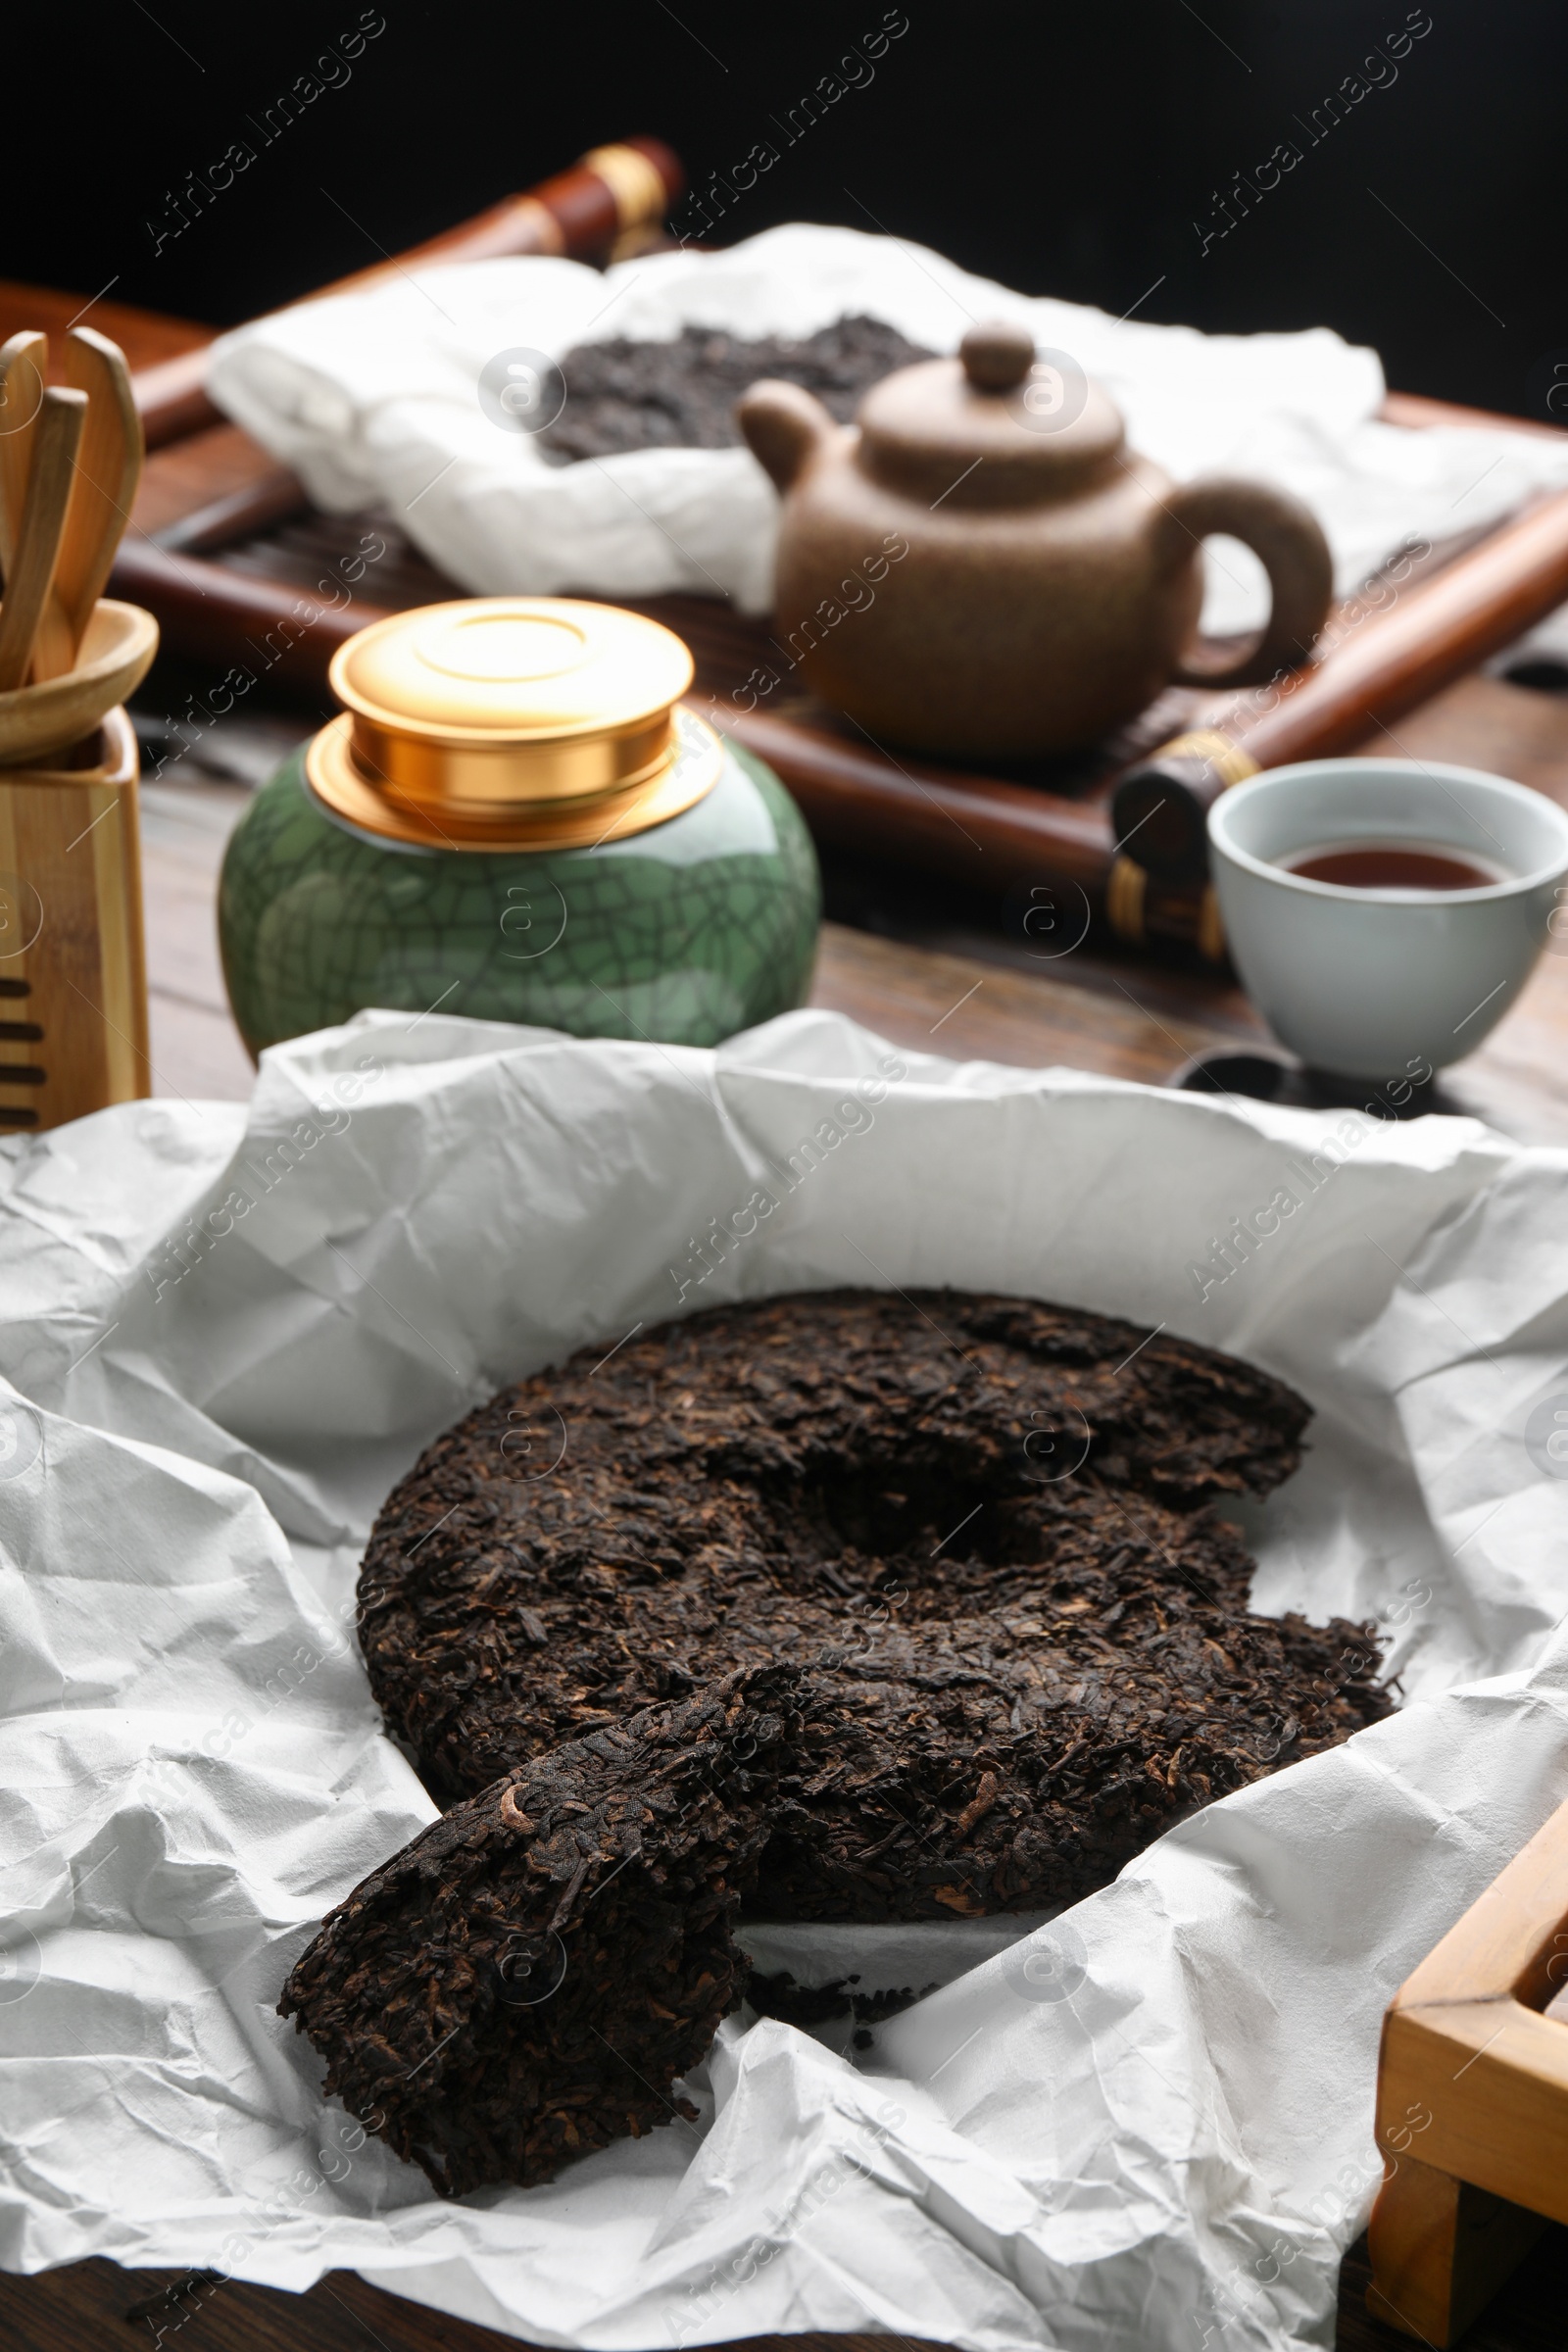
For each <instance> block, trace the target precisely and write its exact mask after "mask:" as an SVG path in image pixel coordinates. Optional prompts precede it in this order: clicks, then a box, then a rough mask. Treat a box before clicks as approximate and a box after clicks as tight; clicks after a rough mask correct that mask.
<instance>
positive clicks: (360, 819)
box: [306, 596, 720, 849]
mask: <svg viewBox="0 0 1568 2352" xmlns="http://www.w3.org/2000/svg"><path fill="white" fill-rule="evenodd" d="M330 676H331V681H332V686H333V689H334V691H335V692H336V695H337V698H338V701H339V702H340V703H341V704H342V705H343V706H344V714H343V716H342V717H341V718H338V719H334V720H333V722H332V723H331V725H330V726H328V727H326V728H325V729H323V731H322V733H321V734H319V736H317V737H316V739H315V741H314V742H313V743H312V745H311V747H310V750H309V752H308V753H307V755H306V774H307V776H308V778H309V780H310V783H311V785H312V787H313V789H314V790H315V792H316V793H317V796H318V798H319V799H321V800H323V801H325V802H326V804H327V806H328V807H329V808H330V809H333V811H334V812H335V813H336V814H337V815H339V816H340V817H343V818H345V819H347V821H348V822H350V823H351V824H354V825H356V826H358V827H359V828H360V829H361V830H364V831H368V832H372V833H377V834H381V835H385V836H390V837H392V838H393V839H396V840H399V841H403V842H407V843H418V844H419V845H420V846H421V847H425V848H446V849H499V848H513V849H563V848H572V847H576V846H578V845H580V844H588V843H592V842H597V841H600V840H604V839H606V838H608V837H609V836H610V835H611V834H614V835H616V836H621V835H625V834H628V833H637V832H642V831H644V830H645V829H646V828H647V827H648V826H650V825H654V824H660V823H662V822H663V820H664V819H665V818H666V817H669V816H674V815H677V814H678V813H679V812H680V810H681V809H686V808H689V807H691V806H692V804H693V803H694V802H695V801H697V800H700V799H701V798H702V797H703V795H704V794H705V793H706V792H708V791H709V790H711V787H712V785H713V783H714V782H715V781H716V778H717V774H718V767H719V760H720V751H719V747H718V744H717V742H716V740H715V739H714V738H713V737H712V735H711V730H710V729H709V728H708V727H707V726H706V725H705V724H704V722H703V721H702V720H701V719H699V718H698V717H697V716H696V713H695V712H693V711H685V710H682V709H681V708H680V707H679V704H680V697H681V696H682V695H683V694H684V693H685V692H686V690H687V688H688V687H689V686H690V684H691V681H692V657H691V654H690V652H689V651H688V649H687V647H686V646H685V645H684V644H683V643H682V642H681V640H680V638H678V637H677V636H676V635H675V634H674V632H673V631H672V630H670V629H666V628H663V627H662V625H661V624H660V623H659V622H658V621H656V620H651V619H649V618H648V617H647V615H646V614H644V613H628V612H625V611H623V610H622V609H620V608H619V607H617V606H613V605H598V604H590V603H587V602H585V601H583V600H580V599H578V598H574V597H539V596H536V597H523V596H487V597H472V598H466V599H465V600H464V601H463V602H462V603H459V604H449V605H427V606H425V607H423V608H422V609H420V610H419V611H417V612H413V613H389V614H387V615H386V616H385V617H384V618H383V619H381V620H377V621H372V622H371V623H370V625H369V626H368V628H364V629H361V630H360V631H359V633H358V634H357V635H356V636H353V637H351V638H349V639H348V640H347V642H346V643H345V644H344V645H342V646H340V647H339V648H338V651H337V652H336V654H334V656H333V657H332V663H331V670H330Z"/></svg>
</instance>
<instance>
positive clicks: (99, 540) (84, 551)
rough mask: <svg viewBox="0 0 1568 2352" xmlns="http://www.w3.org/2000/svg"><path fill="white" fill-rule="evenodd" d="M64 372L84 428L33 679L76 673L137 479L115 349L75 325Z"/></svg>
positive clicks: (137, 446) (121, 366) (137, 422)
mask: <svg viewBox="0 0 1568 2352" xmlns="http://www.w3.org/2000/svg"><path fill="white" fill-rule="evenodd" d="M66 374H67V376H68V378H69V379H70V381H71V383H72V384H73V386H74V387H75V389H76V390H77V391H78V392H82V393H84V394H85V395H86V400H87V423H86V428H85V430H84V431H83V433H82V436H81V448H80V451H79V452H78V454H77V457H76V474H75V484H76V486H75V489H74V490H73V493H72V499H71V507H70V512H69V513H68V515H67V516H66V534H65V538H64V539H63V540H62V542H61V547H60V561H59V563H58V564H57V565H56V566H55V579H54V591H53V594H52V595H51V596H50V597H49V598H48V600H47V601H46V603H45V605H44V611H43V619H42V622H41V623H40V626H39V629H38V635H37V640H36V642H35V643H34V646H33V649H32V674H33V676H34V677H35V678H58V677H63V676H64V675H65V673H66V671H67V670H69V669H74V668H75V666H76V656H77V654H78V652H79V651H80V647H81V641H82V638H83V636H84V635H85V634H86V628H87V623H88V621H89V620H91V618H92V613H93V607H94V606H95V605H96V604H97V602H98V599H99V598H100V597H101V596H102V594H103V592H104V589H105V588H106V587H107V586H108V583H109V573H110V569H111V567H112V565H113V564H114V561H115V551H116V550H117V548H118V547H119V545H120V541H121V536H122V534H123V531H124V528H125V525H126V523H127V522H128V521H129V519H130V506H131V501H132V499H133V498H134V497H135V495H136V485H137V483H138V482H139V481H140V479H141V461H142V430H141V418H140V417H139V416H138V415H137V413H136V403H135V399H134V397H133V396H132V393H131V389H130V375H129V372H128V370H127V368H126V367H125V362H124V357H123V353H122V352H121V350H120V348H119V346H118V345H117V344H114V343H111V342H110V340H109V338H108V336H107V335H100V334H98V333H96V332H95V331H94V329H93V328H92V327H90V326H73V328H72V329H71V332H70V333H69V334H68V335H67V337H66Z"/></svg>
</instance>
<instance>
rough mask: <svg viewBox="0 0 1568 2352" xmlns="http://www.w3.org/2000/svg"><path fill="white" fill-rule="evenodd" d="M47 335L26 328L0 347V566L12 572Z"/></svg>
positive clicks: (46, 356)
mask: <svg viewBox="0 0 1568 2352" xmlns="http://www.w3.org/2000/svg"><path fill="white" fill-rule="evenodd" d="M48 364H49V338H48V336H47V335H40V334H38V333H37V332H35V331H32V330H28V331H25V332H24V333H22V334H20V335H13V336H12V338H11V340H10V342H9V343H6V344H3V345H0V570H3V571H4V572H5V574H6V577H7V578H8V579H9V578H10V576H11V565H12V561H13V559H14V557H15V555H16V552H17V538H18V535H19V533H20V532H21V529H22V510H23V507H24V505H25V501H26V496H27V474H28V471H29V469H30V467H31V465H32V436H33V432H34V430H35V428H36V426H37V422H38V412H39V410H40V409H41V407H42V405H43V379H44V370H45V368H47V366H48Z"/></svg>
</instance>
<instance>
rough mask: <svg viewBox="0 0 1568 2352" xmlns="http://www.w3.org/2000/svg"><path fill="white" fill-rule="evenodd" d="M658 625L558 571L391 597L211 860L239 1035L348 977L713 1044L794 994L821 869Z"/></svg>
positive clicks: (333, 998) (310, 1005)
mask: <svg viewBox="0 0 1568 2352" xmlns="http://www.w3.org/2000/svg"><path fill="white" fill-rule="evenodd" d="M690 679H691V657H690V655H689V654H688V653H687V651H686V648H685V647H684V646H683V645H682V644H681V642H680V640H679V639H678V638H676V637H674V636H672V635H671V633H670V632H669V631H668V630H667V629H663V628H662V627H660V626H659V624H658V623H657V622H653V621H650V620H647V619H645V618H643V617H642V616H641V615H639V614H635V613H622V612H620V611H618V610H617V609H615V608H613V607H608V606H595V605H589V604H584V603H578V602H576V601H575V600H570V599H564V598H554V599H544V598H527V599H524V598H483V599H474V600H472V601H471V602H468V603H465V604H462V605H452V606H435V607H431V608H429V609H427V610H426V611H424V612H422V613H400V614H397V615H394V616H392V618H390V619H388V620H383V621H378V622H375V623H373V624H372V625H371V627H370V628H368V629H366V630H362V631H361V633H360V635H359V636H358V637H355V638H353V639H351V640H350V641H349V643H348V644H347V645H345V646H344V647H343V648H342V649H341V651H340V652H339V654H338V655H337V656H336V658H335V659H334V662H333V664H332V682H333V686H334V688H335V690H336V692H337V695H338V698H339V700H340V701H341V702H342V703H343V704H344V705H345V706H346V710H345V713H344V715H343V716H342V717H340V718H338V719H336V720H334V721H333V722H332V724H331V725H330V726H328V727H327V728H325V729H324V730H323V731H322V733H321V734H320V735H318V736H317V737H315V738H314V739H313V741H312V742H311V743H310V744H308V745H306V746H304V747H303V748H302V749H301V751H299V752H297V753H296V754H295V755H294V757H293V758H292V759H290V760H287V761H286V762H285V763H284V765H283V766H282V767H281V768H280V769H279V771H278V773H277V774H276V775H275V776H274V777H273V778H272V780H271V782H270V784H268V785H267V786H266V787H265V789H264V790H263V791H262V792H260V793H259V794H258V795H257V797H256V800H255V801H254V802H253V804H252V806H251V808H250V809H248V810H247V812H246V814H245V815H244V817H243V818H242V819H241V821H240V823H239V825H238V826H237V827H236V829H235V832H234V834H233V837H232V839H231V841H230V843H229V847H228V853H227V856H226V858H225V859H224V862H223V876H222V885H221V895H220V902H219V927H220V933H221V942H222V951H223V971H224V977H225V979H226V981H227V983H228V993H229V1000H230V1003H231V1004H232V1005H233V1008H234V1017H235V1019H236V1021H237V1022H238V1024H239V1028H240V1032H241V1034H242V1036H243V1037H244V1039H245V1042H246V1044H247V1045H248V1046H249V1047H250V1049H251V1051H252V1052H253V1053H260V1052H261V1050H262V1048H263V1047H264V1046H268V1045H271V1044H273V1043H275V1042H276V1041H277V1040H279V1039H281V1038H286V1037H297V1036H299V1035H300V1034H302V1033H303V1032H305V1031H307V1030H311V1029H318V1028H323V1027H326V1026H329V1025H331V1024H333V1023H335V1022H338V1021H342V1020H346V1019H347V1018H348V1017H349V1016H350V1015H351V1014H352V1013H355V1012H357V1011H359V1010H361V1009H362V1008H363V1007H365V1006H367V1005H383V1006H388V1007H391V1008H393V1009H405V1010H408V1011H410V1012H414V1013H416V1014H418V1013H423V1012H426V1011H429V1010H432V1009H436V1008H439V1009H441V1010H443V1011H451V1012H463V1013H468V1014H472V1015H476V1016H477V1017H479V1018H481V1019H485V1020H496V1021H522V1022H530V1023H535V1024H538V1025H540V1026H543V1027H548V1028H555V1029H564V1030H568V1031H570V1032H571V1033H573V1034H574V1035H576V1036H579V1037H624V1038H638V1037H643V1038H650V1039H660V1040H663V1041H665V1042H668V1043H672V1044H679V1045H694V1046H707V1045H713V1044H715V1043H716V1042H717V1041H718V1040H719V1039H720V1038H723V1037H727V1036H729V1035H730V1034H731V1033H732V1032H733V1031H734V1030H737V1029H743V1028H747V1027H749V1026H750V1025H751V1024H752V1023H754V1022H757V1021H761V1020H766V1019H768V1018H770V1017H771V1016H772V1015H773V1014H774V1013H777V1012H785V1011H788V1010H789V1009H790V1008H791V1006H793V1005H799V1004H801V1003H802V1002H803V1001H804V999H805V995H806V991H807V988H808V986H809V980H810V971H811V960H812V956H813V953H814V949H815V944H816V932H817V924H818V920H819V916H820V887H819V883H818V877H817V870H816V858H815V856H814V853H813V851H812V848H811V842H810V837H809V834H808V832H807V830H806V826H805V824H804V822H803V820H802V817H801V814H800V811H799V810H798V809H797V808H796V806H795V804H794V802H793V801H792V800H791V799H790V796H789V794H788V793H787V792H786V791H785V789H784V787H783V785H782V784H780V782H779V781H778V779H777V777H776V776H775V775H774V774H773V773H772V771H771V769H769V768H767V767H764V766H763V765H762V763H761V761H760V760H755V759H752V758H750V757H749V756H748V755H747V754H745V753H743V752H739V751H737V750H735V749H734V748H733V747H732V746H728V745H725V744H724V743H723V742H722V741H721V740H720V739H719V738H718V737H717V736H716V735H715V734H714V733H713V732H712V730H711V728H710V727H709V726H708V725H707V724H706V723H705V722H704V721H703V720H702V719H700V718H698V717H697V716H696V714H695V713H694V712H692V711H686V710H684V709H681V708H678V707H677V698H678V696H679V695H680V694H682V693H683V692H684V691H685V690H686V687H687V685H689V683H690Z"/></svg>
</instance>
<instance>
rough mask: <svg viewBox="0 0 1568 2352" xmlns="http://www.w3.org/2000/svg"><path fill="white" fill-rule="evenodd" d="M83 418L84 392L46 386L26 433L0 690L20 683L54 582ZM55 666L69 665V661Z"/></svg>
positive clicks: (2, 631) (1, 626)
mask: <svg viewBox="0 0 1568 2352" xmlns="http://www.w3.org/2000/svg"><path fill="white" fill-rule="evenodd" d="M86 421H87V396H86V394H85V393H84V392H73V391H66V390H59V389H56V388H55V387H54V386H51V387H50V388H49V390H47V391H46V392H45V393H44V395H43V399H42V401H41V403H40V404H39V413H38V421H37V424H36V426H35V427H34V429H33V433H32V465H31V468H30V470H29V472H28V475H27V490H26V497H25V501H24V503H23V509H22V519H21V522H20V525H19V527H18V530H17V535H16V550H15V554H14V556H13V559H12V561H11V563H10V564H8V565H7V567H6V592H5V602H4V605H3V606H0V694H9V693H10V692H11V691H12V690H13V688H15V687H18V686H21V685H24V684H25V681H26V677H27V673H28V671H29V669H30V668H31V667H32V648H33V641H34V639H35V638H36V637H37V634H38V630H39V626H40V624H41V622H42V620H43V616H44V608H45V606H46V604H47V603H48V602H49V599H50V595H51V591H52V589H53V585H54V577H55V568H56V565H57V564H58V563H59V561H60V543H61V541H62V539H63V538H64V537H65V530H66V512H67V509H68V508H69V507H70V505H71V493H72V488H73V482H74V478H75V466H76V451H77V450H78V448H79V447H80V446H81V434H82V427H83V425H84V424H85V423H86ZM61 666H62V667H63V668H66V669H69V668H70V667H71V663H70V662H64V663H62V664H61Z"/></svg>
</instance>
